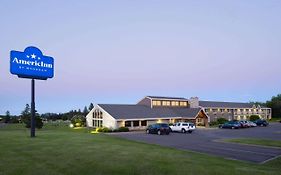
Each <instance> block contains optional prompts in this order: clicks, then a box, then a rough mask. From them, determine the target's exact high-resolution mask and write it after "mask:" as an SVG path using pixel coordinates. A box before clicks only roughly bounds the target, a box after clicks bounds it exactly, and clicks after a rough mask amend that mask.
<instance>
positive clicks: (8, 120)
mask: <svg viewBox="0 0 281 175" xmlns="http://www.w3.org/2000/svg"><path fill="white" fill-rule="evenodd" d="M10 120H11V115H10V111H6V116H5V117H4V123H9V122H10Z"/></svg>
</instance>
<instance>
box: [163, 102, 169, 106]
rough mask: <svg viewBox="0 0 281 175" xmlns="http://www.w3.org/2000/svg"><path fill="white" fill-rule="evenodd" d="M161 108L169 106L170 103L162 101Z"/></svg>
mask: <svg viewBox="0 0 281 175" xmlns="http://www.w3.org/2000/svg"><path fill="white" fill-rule="evenodd" d="M162 104H163V106H171V102H170V101H162Z"/></svg>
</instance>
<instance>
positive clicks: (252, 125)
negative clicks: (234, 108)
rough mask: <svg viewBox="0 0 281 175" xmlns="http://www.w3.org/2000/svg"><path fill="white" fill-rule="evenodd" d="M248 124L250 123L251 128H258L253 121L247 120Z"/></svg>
mask: <svg viewBox="0 0 281 175" xmlns="http://www.w3.org/2000/svg"><path fill="white" fill-rule="evenodd" d="M247 122H248V123H249V125H250V127H256V126H257V124H256V123H254V122H252V121H248V120H247Z"/></svg>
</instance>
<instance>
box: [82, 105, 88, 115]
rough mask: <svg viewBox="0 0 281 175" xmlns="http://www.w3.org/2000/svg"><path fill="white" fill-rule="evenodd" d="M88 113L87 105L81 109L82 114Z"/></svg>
mask: <svg viewBox="0 0 281 175" xmlns="http://www.w3.org/2000/svg"><path fill="white" fill-rule="evenodd" d="M88 113H89V111H88V109H87V106H85V107H84V109H83V115H84V116H86V115H87V114H88Z"/></svg>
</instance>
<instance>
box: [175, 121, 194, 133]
mask: <svg viewBox="0 0 281 175" xmlns="http://www.w3.org/2000/svg"><path fill="white" fill-rule="evenodd" d="M170 128H171V131H173V132H182V133H185V132H188V133H192V132H193V131H194V130H195V129H196V127H195V125H194V124H193V123H189V122H178V123H174V124H173V125H171V126H170Z"/></svg>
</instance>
